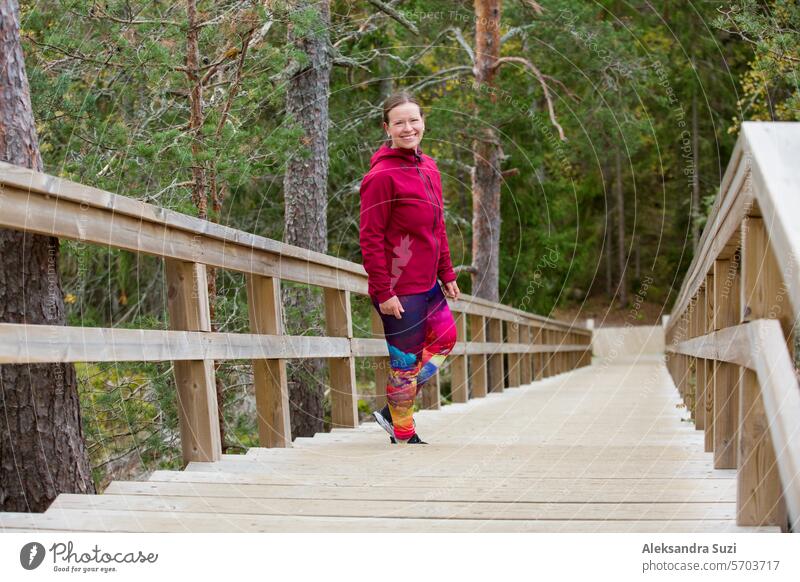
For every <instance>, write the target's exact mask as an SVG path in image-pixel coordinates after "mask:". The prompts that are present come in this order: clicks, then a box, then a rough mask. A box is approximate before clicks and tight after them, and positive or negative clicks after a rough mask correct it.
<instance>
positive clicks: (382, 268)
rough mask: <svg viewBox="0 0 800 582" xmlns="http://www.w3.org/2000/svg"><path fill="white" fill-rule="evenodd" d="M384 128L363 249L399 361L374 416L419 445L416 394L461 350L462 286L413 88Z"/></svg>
mask: <svg viewBox="0 0 800 582" xmlns="http://www.w3.org/2000/svg"><path fill="white" fill-rule="evenodd" d="M383 128H384V130H385V131H386V135H387V137H388V138H389V140H387V141H386V142H385V143H384V144H382V145H381V147H380V148H379V149H378V151H376V152H375V153H374V154H373V155H372V158H371V160H370V169H369V172H367V175H366V176H364V179H363V181H362V182H361V229H360V242H361V254H362V257H363V261H364V268H365V269H366V271H367V275H368V276H369V295H370V298H371V299H372V303H373V305H374V306H375V309H376V310H377V311H378V313H379V314H380V316H381V319H382V321H383V328H384V333H385V335H386V341H387V343H388V347H389V355H390V364H391V370H390V373H389V382H388V385H387V386H386V396H387V400H388V402H389V403H388V404H387V406H386V407H384V409H383V410H381V411H379V412H375V413H374V416H375V419H376V420H377V421H378V423H379V424H380V425H381V426H382V427H383V428H384V429H385V430H386V431H387V432H388V433H389V435H390V436H391V438H392V442H408V443H413V444H416V443H422V441H421V440H420V439H419V437H418V436H417V434H416V430H415V425H414V420H413V416H412V407H413V404H414V399H415V397H416V396H417V394H418V393H419V391H420V388H421V386H422V384H423V383H424V382H425V381H427V380H428V379H430V378H431V377H432V376H433V375H434V374H436V373H437V371H438V370H439V368H440V367H441V365H442V363H443V361H444V359H445V357H446V356H447V354H448V353H450V351H451V350H452V349H453V345H454V344H455V341H456V331H455V323H454V321H453V316H452V314H451V313H450V308H449V307H448V305H447V301H446V300H445V295H446V296H447V297H450V298H453V299H457V298H458V296H459V290H458V284H457V283H456V274H455V272H454V271H453V266H452V263H451V259H450V248H449V246H448V244H447V230H446V228H445V223H444V204H443V202H442V180H441V176H440V175H439V168H438V167H437V165H436V162H435V161H434V160H433V158H431V157H430V156H427V155H425V154H423V153H422V150H421V149H420V147H419V144H420V141H421V140H422V136H423V135H424V133H425V121H424V115H423V112H422V107H421V106H420V104H419V103H418V102H417V100H416V99H414V97H413V96H411V95H410V94H408V93H405V92H403V93H397V94H394V95H392V96H390V97H389V98H388V99H387V100H386V102H385V103H384V108H383ZM437 278H438V279H439V280H440V281H441V283H442V285H443V286H444V293H443V292H442V289H441V287H440V286H439V283H438V282H437Z"/></svg>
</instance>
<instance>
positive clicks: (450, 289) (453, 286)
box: [444, 281, 461, 299]
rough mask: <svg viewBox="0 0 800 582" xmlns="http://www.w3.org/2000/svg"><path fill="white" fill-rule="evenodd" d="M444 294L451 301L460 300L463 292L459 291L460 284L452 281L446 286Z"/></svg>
mask: <svg viewBox="0 0 800 582" xmlns="http://www.w3.org/2000/svg"><path fill="white" fill-rule="evenodd" d="M444 294H445V295H446V296H447V297H449V298H450V299H458V297H459V295H461V291H459V290H458V283H456V282H455V281H450V282H448V283H445V284H444Z"/></svg>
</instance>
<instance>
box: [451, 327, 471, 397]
mask: <svg viewBox="0 0 800 582" xmlns="http://www.w3.org/2000/svg"><path fill="white" fill-rule="evenodd" d="M453 319H454V320H455V324H456V338H457V343H461V344H465V345H466V343H467V316H466V314H464V313H459V312H456V313H454V314H453ZM450 378H451V383H450V400H451V402H457V403H458V402H467V400H469V373H468V367H467V356H466V355H453V354H452V353H451V355H450Z"/></svg>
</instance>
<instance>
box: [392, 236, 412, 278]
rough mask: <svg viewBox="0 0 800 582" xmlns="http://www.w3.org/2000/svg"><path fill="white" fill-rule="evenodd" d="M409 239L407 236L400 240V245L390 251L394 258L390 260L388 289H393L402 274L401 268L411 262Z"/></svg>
mask: <svg viewBox="0 0 800 582" xmlns="http://www.w3.org/2000/svg"><path fill="white" fill-rule="evenodd" d="M411 242H412V241H411V237H410V236H408V235H405V236H403V238H401V239H400V245H399V246H396V247H394V248H393V249H392V251H394V258H393V259H392V279H391V281H390V282H389V287H390V288H392V289H394V286H395V284H396V283H397V281H398V280H399V279H400V275H402V274H403V267H405V266H406V265H408V262H409V261H410V260H411V255H413V254H414V253H413V252H411Z"/></svg>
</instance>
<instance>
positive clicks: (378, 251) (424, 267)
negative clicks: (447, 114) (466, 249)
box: [360, 141, 456, 303]
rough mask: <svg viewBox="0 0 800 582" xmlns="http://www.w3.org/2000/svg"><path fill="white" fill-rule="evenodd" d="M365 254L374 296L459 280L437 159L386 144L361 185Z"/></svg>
mask: <svg viewBox="0 0 800 582" xmlns="http://www.w3.org/2000/svg"><path fill="white" fill-rule="evenodd" d="M360 240H361V255H362V257H363V260H364V269H366V271H367V274H368V275H369V296H370V298H372V300H373V301H377V302H378V303H383V302H384V301H387V300H389V299H390V298H391V297H392V296H393V295H408V294H411V293H424V292H425V291H429V290H430V289H431V288H432V287H433V286H434V285H435V284H436V278H437V276H438V278H439V279H440V280H441V282H442V283H448V282H450V281H454V280H455V279H456V274H455V272H454V271H453V265H452V263H451V262H450V247H449V246H448V244H447V230H446V229H445V223H444V205H443V202H442V179H441V176H440V175H439V168H438V167H437V166H436V162H435V161H433V158H431V157H430V156H427V155H425V154H423V153H422V150H421V149H420V148H419V147H417V149H416V151H413V150H410V149H408V148H391V147H389V142H388V141H387V142H385V143H384V144H383V145H381V147H380V148H379V149H378V151H376V152H375V153H374V154H373V155H372V158H371V159H370V169H369V172H367V174H366V176H364V179H363V180H362V182H361V228H360Z"/></svg>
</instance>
